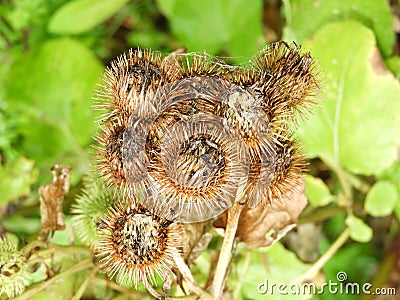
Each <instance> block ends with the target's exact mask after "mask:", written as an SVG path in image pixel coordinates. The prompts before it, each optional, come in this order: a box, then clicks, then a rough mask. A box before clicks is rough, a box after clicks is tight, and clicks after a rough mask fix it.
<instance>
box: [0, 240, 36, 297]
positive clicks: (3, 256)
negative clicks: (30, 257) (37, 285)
mask: <svg viewBox="0 0 400 300" xmlns="http://www.w3.org/2000/svg"><path fill="white" fill-rule="evenodd" d="M30 278H31V276H30V272H29V266H28V263H27V261H26V257H25V255H24V254H23V253H22V252H21V251H18V249H17V243H14V242H12V241H11V240H9V239H7V238H5V237H2V238H0V298H1V297H2V296H4V295H7V297H9V298H14V297H15V296H17V295H19V294H21V293H22V292H23V291H24V290H25V287H26V286H28V285H29V281H30Z"/></svg>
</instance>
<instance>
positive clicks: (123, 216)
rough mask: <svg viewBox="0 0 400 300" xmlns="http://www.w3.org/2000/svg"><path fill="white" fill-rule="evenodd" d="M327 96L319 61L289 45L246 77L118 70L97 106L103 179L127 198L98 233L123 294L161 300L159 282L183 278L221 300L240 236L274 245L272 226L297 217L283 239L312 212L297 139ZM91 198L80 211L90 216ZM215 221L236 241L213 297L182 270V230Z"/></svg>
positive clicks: (130, 62) (269, 51)
mask: <svg viewBox="0 0 400 300" xmlns="http://www.w3.org/2000/svg"><path fill="white" fill-rule="evenodd" d="M317 90H318V76H317V72H316V70H315V64H314V61H313V59H312V58H311V56H310V54H309V53H303V52H302V50H301V49H300V48H299V47H297V46H296V45H288V44H286V43H278V44H273V45H270V46H268V47H267V48H266V49H264V50H263V51H261V52H260V53H258V54H257V55H256V56H255V57H254V59H252V60H250V63H249V65H248V66H244V67H237V66H232V65H228V64H226V63H225V62H224V61H221V60H219V59H217V58H215V57H211V56H209V55H207V54H204V53H202V54H199V53H189V54H186V53H173V54H171V55H169V56H164V55H162V54H161V53H159V52H152V51H150V50H141V49H136V50H130V51H129V52H128V53H127V54H123V55H121V56H120V57H118V58H117V59H116V60H115V61H113V62H112V63H111V66H110V67H108V68H107V70H106V72H105V75H104V77H103V84H102V85H101V86H100V89H99V90H98V91H97V93H96V97H95V99H96V105H95V107H96V109H98V110H100V111H101V112H102V115H101V120H100V121H99V127H100V130H99V133H98V135H97V136H96V140H97V142H98V145H96V146H95V147H96V149H97V162H96V164H95V165H96V166H97V168H96V171H95V174H96V175H97V177H99V178H100V179H102V180H103V182H104V184H103V185H102V187H103V188H105V189H107V190H109V191H108V192H107V193H110V192H111V194H112V195H113V197H115V199H117V200H116V203H115V204H113V205H110V207H109V208H108V211H107V213H105V214H104V215H102V216H101V217H98V218H97V217H96V222H95V225H93V226H96V228H97V232H98V237H97V239H96V241H94V250H95V253H96V256H97V257H98V264H99V266H100V268H101V269H102V270H103V271H104V272H105V273H106V274H108V275H109V276H110V277H112V278H116V280H117V281H118V282H120V283H121V282H122V283H125V284H126V283H128V284H130V285H132V286H134V287H137V285H138V283H144V285H145V286H146V287H147V288H148V289H149V291H150V292H152V294H153V295H157V296H158V295H159V293H158V292H156V291H155V290H154V289H153V287H152V285H153V284H154V283H155V277H154V276H155V275H154V274H156V273H157V274H159V275H160V276H161V277H162V278H164V281H168V282H171V281H172V280H173V276H175V277H176V278H177V279H178V278H181V276H180V275H183V278H184V280H185V281H186V282H187V283H188V286H189V288H190V289H191V291H192V292H194V293H196V294H197V295H201V297H214V298H220V297H221V293H222V290H223V287H224V284H225V279H226V274H227V272H228V269H229V264H230V261H231V252H232V247H233V243H234V237H235V235H236V236H238V237H239V238H240V239H241V240H242V241H244V242H246V243H248V244H249V246H252V247H258V246H262V245H266V243H265V241H264V237H265V234H266V233H267V232H268V230H269V229H271V226H268V224H263V223H262V222H261V221H260V220H261V219H260V218H262V219H267V215H268V214H269V213H274V212H276V211H277V210H281V211H287V212H288V214H289V215H290V217H289V218H286V219H284V220H281V221H280V222H278V223H277V224H275V225H274V226H275V227H278V228H275V227H274V229H276V230H279V229H283V228H284V227H285V226H287V225H289V224H292V223H294V222H296V219H297V217H298V215H299V214H300V212H301V211H302V209H303V208H304V206H305V205H306V200H305V198H304V182H303V180H302V175H301V173H302V172H303V171H304V169H305V166H306V162H305V160H304V156H303V155H302V152H301V150H300V148H301V147H300V146H299V145H298V142H297V141H296V140H295V139H294V138H293V128H294V127H295V125H296V118H297V117H298V116H300V117H303V116H305V115H306V113H307V112H308V111H309V110H310V105H311V104H312V103H314V99H315V95H316V93H317ZM88 195H90V194H89V193H87V194H86V196H84V198H90V197H88ZM84 198H82V197H81V198H80V199H79V200H78V203H77V205H76V207H75V212H78V213H80V214H81V215H82V214H83V215H85V214H86V212H85V210H84V209H82V208H80V206H82V205H83V204H85V203H89V202H87V201H83V200H82V199H84ZM94 199H103V198H96V196H94ZM292 200H293V202H292V203H293V204H294V205H295V207H296V208H297V209H295V210H293V209H291V208H290V203H291V201H292ZM94 201H95V200H94ZM96 201H97V200H96ZM96 201H95V202H94V203H96ZM84 219H85V217H84V216H81V217H78V218H77V221H78V224H79V222H81V223H82V222H83V221H84ZM212 221H215V223H214V224H215V225H216V226H218V227H223V228H225V238H224V242H223V245H222V249H221V253H220V258H219V261H218V264H217V267H216V270H215V276H214V279H213V283H212V284H211V286H210V288H209V292H210V294H211V296H210V295H209V294H208V293H207V292H204V290H202V289H200V288H199V287H198V285H197V284H196V283H195V281H194V278H193V277H192V275H191V273H190V270H189V268H188V267H187V265H186V263H185V262H184V261H183V260H182V257H184V256H183V253H182V251H181V250H182V249H183V246H182V245H183V244H185V243H186V242H185V239H186V241H187V240H188V239H189V240H190V237H187V236H186V237H185V236H184V235H183V234H182V233H183V232H184V231H182V227H181V226H183V225H184V224H188V223H189V224H190V223H196V222H203V223H211V222H212ZM239 222H240V224H241V226H240V230H239V231H237V226H238V223H239ZM260 222H261V223H260ZM89 223H90V222H89ZM257 224H263V225H262V226H261V227H260V228H258V229H257V234H253V235H252V232H254V230H253V229H254V228H255V227H256V226H257ZM278 224H279V225H278ZM270 225H271V224H270ZM202 228H203V229H204V228H207V226H206V227H202ZM236 233H237V234H236ZM83 239H84V237H83ZM186 262H187V261H186ZM174 274H175V275H174ZM167 290H168V289H164V291H167Z"/></svg>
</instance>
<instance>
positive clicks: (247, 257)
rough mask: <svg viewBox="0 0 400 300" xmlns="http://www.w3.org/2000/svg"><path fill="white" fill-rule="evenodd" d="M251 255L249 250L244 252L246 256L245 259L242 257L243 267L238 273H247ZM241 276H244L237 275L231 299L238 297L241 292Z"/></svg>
mask: <svg viewBox="0 0 400 300" xmlns="http://www.w3.org/2000/svg"><path fill="white" fill-rule="evenodd" d="M251 255H252V252H251V251H247V252H246V256H245V259H244V264H243V267H242V268H241V269H240V271H239V272H240V274H247V271H248V269H249V266H250V261H251ZM242 278H244V277H243V276H240V275H239V282H238V284H237V285H236V288H235V291H234V292H233V299H238V298H239V296H240V292H241V290H242V286H243V280H242Z"/></svg>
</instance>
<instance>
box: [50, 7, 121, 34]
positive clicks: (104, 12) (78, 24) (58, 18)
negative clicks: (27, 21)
mask: <svg viewBox="0 0 400 300" xmlns="http://www.w3.org/2000/svg"><path fill="white" fill-rule="evenodd" d="M127 2H128V0H113V1H109V0H74V1H69V2H66V3H65V4H64V5H63V6H61V7H60V8H59V9H58V10H57V11H56V12H55V13H54V15H53V16H52V18H51V19H50V21H49V25H48V31H49V32H50V33H55V34H79V33H84V32H87V31H89V30H91V29H93V28H94V27H95V26H97V25H99V24H100V23H102V22H104V21H105V20H107V19H108V18H110V17H111V16H113V15H114V14H115V13H116V12H117V11H118V10H120V9H121V7H123V6H124V5H125V4H126V3H127Z"/></svg>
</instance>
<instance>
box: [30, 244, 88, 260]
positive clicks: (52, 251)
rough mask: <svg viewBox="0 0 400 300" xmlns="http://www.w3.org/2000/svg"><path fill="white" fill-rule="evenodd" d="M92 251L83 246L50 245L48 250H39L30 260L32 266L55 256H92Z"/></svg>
mask: <svg viewBox="0 0 400 300" xmlns="http://www.w3.org/2000/svg"><path fill="white" fill-rule="evenodd" d="M90 253H91V251H90V249H89V248H88V247H83V246H61V245H55V244H49V245H48V248H46V249H42V250H39V251H37V252H35V253H34V254H32V255H31V257H30V258H29V260H28V263H29V264H30V265H34V264H36V263H40V262H42V261H43V260H45V259H48V258H51V257H53V256H54V255H57V256H62V255H70V254H90Z"/></svg>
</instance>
